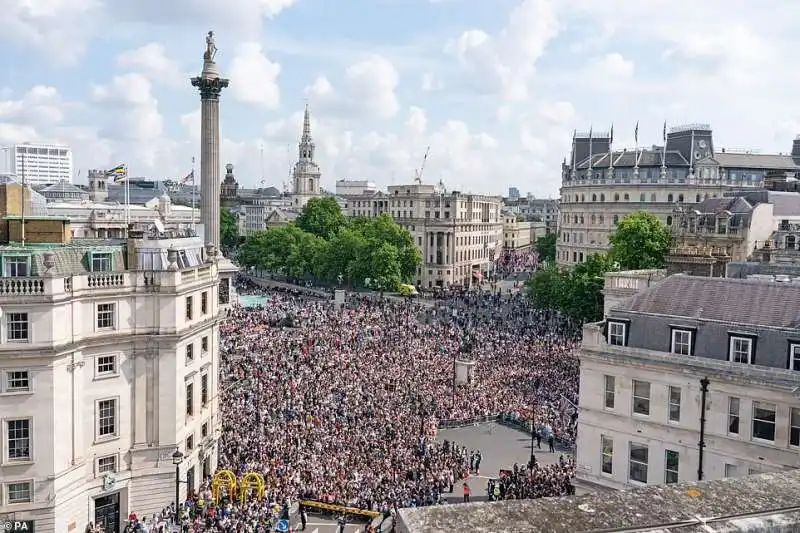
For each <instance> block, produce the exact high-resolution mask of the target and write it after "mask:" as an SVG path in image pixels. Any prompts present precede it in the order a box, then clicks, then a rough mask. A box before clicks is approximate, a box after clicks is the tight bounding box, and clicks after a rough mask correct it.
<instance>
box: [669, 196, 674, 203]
mask: <svg viewBox="0 0 800 533" xmlns="http://www.w3.org/2000/svg"><path fill="white" fill-rule="evenodd" d="M673 198H674V196H672V194H668V195H667V202H669V203H672V200H673Z"/></svg>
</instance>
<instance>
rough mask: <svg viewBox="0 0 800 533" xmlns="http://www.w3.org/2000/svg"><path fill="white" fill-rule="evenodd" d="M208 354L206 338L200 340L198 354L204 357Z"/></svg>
mask: <svg viewBox="0 0 800 533" xmlns="http://www.w3.org/2000/svg"><path fill="white" fill-rule="evenodd" d="M207 353H208V337H203V338H202V339H200V354H201V355H205V354H207Z"/></svg>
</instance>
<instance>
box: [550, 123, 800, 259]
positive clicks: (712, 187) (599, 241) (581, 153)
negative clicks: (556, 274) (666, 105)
mask: <svg viewBox="0 0 800 533" xmlns="http://www.w3.org/2000/svg"><path fill="white" fill-rule="evenodd" d="M611 137H612V136H611V135H610V133H598V132H594V133H592V132H590V133H588V134H587V133H576V134H575V135H574V137H573V140H572V151H571V153H570V155H569V159H568V160H566V159H565V161H564V163H563V165H562V186H561V201H560V204H559V211H560V213H559V217H560V218H559V225H558V227H559V230H558V231H559V235H558V245H557V252H556V259H557V260H558V262H559V264H561V265H572V264H575V263H579V262H583V261H585V260H586V258H587V257H589V255H591V254H594V253H605V252H607V251H608V239H609V237H610V236H611V235H612V234H613V233H614V231H615V228H616V224H617V223H618V222H619V221H620V220H621V219H622V218H624V217H625V216H626V215H629V214H631V213H635V212H637V211H646V212H648V213H652V214H654V215H656V216H657V217H658V218H660V219H661V220H662V221H663V222H664V223H665V224H671V222H672V216H673V210H674V208H675V206H676V205H685V206H690V205H691V204H697V203H699V202H700V201H702V200H704V199H706V198H712V197H721V196H723V195H724V194H725V193H726V192H730V191H736V190H745V191H746V190H754V189H760V188H763V186H764V183H765V177H766V175H767V174H768V173H770V172H780V171H793V170H794V169H795V168H797V162H798V161H800V140H795V141H794V144H793V146H792V151H791V153H786V154H760V153H756V152H755V151H732V150H726V149H724V148H721V149H715V147H714V139H713V135H712V131H711V127H710V126H709V125H707V124H690V125H687V126H680V127H675V128H671V129H670V130H667V128H666V126H665V128H664V131H663V143H662V144H661V145H658V146H650V147H634V148H633V149H622V150H619V149H616V150H615V149H614V147H613V146H612V138H611ZM637 137H638V126H637Z"/></svg>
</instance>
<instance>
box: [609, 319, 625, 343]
mask: <svg viewBox="0 0 800 533" xmlns="http://www.w3.org/2000/svg"><path fill="white" fill-rule="evenodd" d="M608 344H611V345H612V346H625V324H624V323H622V322H611V321H609V322H608Z"/></svg>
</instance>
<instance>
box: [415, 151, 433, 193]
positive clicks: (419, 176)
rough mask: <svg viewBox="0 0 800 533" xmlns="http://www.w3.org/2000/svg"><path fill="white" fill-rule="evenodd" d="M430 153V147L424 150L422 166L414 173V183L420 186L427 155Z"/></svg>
mask: <svg viewBox="0 0 800 533" xmlns="http://www.w3.org/2000/svg"><path fill="white" fill-rule="evenodd" d="M430 153H431V147H430V146H428V148H426V149H425V155H424V156H423V157H422V164H421V165H420V167H419V168H418V169H416V170H415V171H414V174H415V176H414V181H416V182H417V183H418V184H420V185H422V173H423V172H425V163H427V162H428V155H429V154H430Z"/></svg>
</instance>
